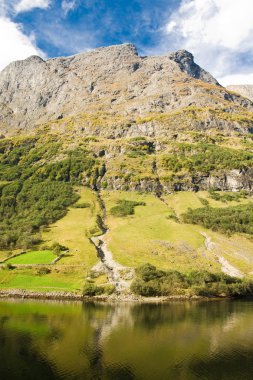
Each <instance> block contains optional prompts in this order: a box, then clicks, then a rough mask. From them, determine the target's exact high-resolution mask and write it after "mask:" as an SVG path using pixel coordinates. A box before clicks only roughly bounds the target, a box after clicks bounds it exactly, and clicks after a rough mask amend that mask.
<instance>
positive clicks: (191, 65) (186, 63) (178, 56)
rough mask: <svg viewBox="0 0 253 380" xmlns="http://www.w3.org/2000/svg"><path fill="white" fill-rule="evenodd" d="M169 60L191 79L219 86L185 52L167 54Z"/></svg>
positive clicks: (190, 55) (189, 54)
mask: <svg viewBox="0 0 253 380" xmlns="http://www.w3.org/2000/svg"><path fill="white" fill-rule="evenodd" d="M169 58H170V59H171V60H173V61H175V62H176V63H178V65H179V67H180V69H181V70H182V71H183V72H185V73H187V74H189V75H190V76H191V77H193V78H196V79H200V80H203V81H204V82H207V83H212V84H215V85H219V83H218V82H217V80H216V79H215V78H214V77H213V76H212V75H211V74H209V73H208V72H207V71H205V70H203V69H202V68H201V67H200V66H199V65H197V64H196V63H195V62H194V57H193V55H192V54H191V53H190V52H188V51H187V50H178V51H176V52H175V53H171V54H169Z"/></svg>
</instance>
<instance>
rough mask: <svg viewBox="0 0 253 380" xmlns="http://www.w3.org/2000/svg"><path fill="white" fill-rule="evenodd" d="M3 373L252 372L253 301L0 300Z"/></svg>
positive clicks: (183, 379)
mask: <svg viewBox="0 0 253 380" xmlns="http://www.w3.org/2000/svg"><path fill="white" fill-rule="evenodd" d="M0 379H1V380H5V379H6V380H7V379H9V380H16V379H26V380H30V379H31V380H42V379H43V380H44V379H45V380H50V379H73V380H74V379H75V380H79V379H88V380H90V379H92V380H93V379H94V380H99V379H105V380H111V379H113V380H114V379H117V380H126V379H129V380H130V379H131V380H132V379H140V380H156V379H159V380H164V379H165V380H166V379H170V380H195V379H201V380H205V379H208V380H209V379H212V380H216V379H217V380H239V379H240V380H241V379H243V380H250V379H253V301H213V302H201V303H190V302H182V303H179V302H178V303H176V302H174V303H170V304H166V305H165V304H163V305H139V304H138V305H137V304H116V305H106V304H93V303H90V304H86V303H85V304H81V303H64V302H42V301H14V300H13V301H11V300H10V301H4V300H1V301H0Z"/></svg>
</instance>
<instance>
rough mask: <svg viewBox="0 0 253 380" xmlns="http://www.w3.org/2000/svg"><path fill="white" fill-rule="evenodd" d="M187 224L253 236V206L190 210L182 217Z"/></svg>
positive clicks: (250, 204)
mask: <svg viewBox="0 0 253 380" xmlns="http://www.w3.org/2000/svg"><path fill="white" fill-rule="evenodd" d="M182 218H183V221H184V222H185V223H191V224H200V225H202V226H204V227H206V228H209V229H212V230H214V231H220V232H223V233H227V234H230V233H235V232H243V233H247V234H253V204H252V203H249V204H246V205H240V206H233V207H231V206H230V207H226V208H212V207H202V208H197V209H194V210H192V209H188V211H187V212H186V213H185V214H183V215H182Z"/></svg>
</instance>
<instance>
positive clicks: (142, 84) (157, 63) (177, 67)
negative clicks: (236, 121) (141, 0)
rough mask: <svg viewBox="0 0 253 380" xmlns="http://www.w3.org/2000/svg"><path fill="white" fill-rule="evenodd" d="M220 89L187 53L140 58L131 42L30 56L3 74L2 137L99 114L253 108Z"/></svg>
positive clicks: (0, 95)
mask: <svg viewBox="0 0 253 380" xmlns="http://www.w3.org/2000/svg"><path fill="white" fill-rule="evenodd" d="M196 79H197V81H196ZM201 81H203V82H205V83H203V82H202V83H201ZM210 84H211V87H210ZM217 85H218V82H217V81H216V79H215V78H213V77H212V76H211V74H209V73H208V72H206V71H205V70H204V69H202V68H201V67H200V66H198V65H197V64H196V63H195V62H194V57H193V55H192V54H191V53H190V52H188V51H186V50H179V51H177V52H174V53H171V54H168V55H164V56H153V57H141V56H139V55H138V52H137V49H136V47H135V46H134V45H133V44H129V43H127V44H123V45H114V46H109V47H101V48H98V49H95V50H92V51H88V52H83V53H80V54H76V55H73V56H70V57H58V58H52V59H48V60H43V59H42V58H40V57H38V56H31V57H29V58H27V59H25V60H23V61H17V62H13V63H11V64H10V65H8V66H7V67H6V68H5V69H4V70H3V71H2V72H1V73H0V128H1V131H0V132H1V133H2V134H8V132H9V131H10V130H11V129H13V130H14V131H15V130H17V129H31V128H33V127H34V126H35V125H38V124H44V123H48V122H50V121H53V120H59V117H60V119H61V120H62V119H64V118H66V117H72V116H77V115H83V114H86V115H87V114H91V113H92V114H97V113H98V112H100V113H101V112H105V113H106V114H110V115H112V116H113V117H114V116H115V115H118V116H120V117H123V118H128V119H133V118H136V117H139V116H141V117H143V116H145V115H148V114H150V113H168V112H171V111H174V110H175V109H179V108H184V107H188V106H197V107H206V106H216V105H217V102H218V100H217V99H220V104H221V105H222V106H223V101H224V100H225V101H226V102H227V101H230V104H226V107H227V109H229V107H234V104H237V105H239V106H243V107H246V108H249V109H252V103H251V102H250V101H249V100H247V99H243V98H240V97H239V96H233V95H231V94H229V93H227V92H226V89H224V88H223V87H221V86H217Z"/></svg>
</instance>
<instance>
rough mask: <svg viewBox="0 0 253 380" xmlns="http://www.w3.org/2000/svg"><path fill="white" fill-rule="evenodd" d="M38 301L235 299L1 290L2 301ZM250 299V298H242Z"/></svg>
mask: <svg viewBox="0 0 253 380" xmlns="http://www.w3.org/2000/svg"><path fill="white" fill-rule="evenodd" d="M13 298H15V299H26V300H27V299H37V300H45V301H47V300H54V301H81V302H104V303H109V302H111V303H116V302H124V303H128V302H134V303H166V302H171V301H214V300H231V299H235V298H233V297H203V296H182V295H175V296H173V295H171V296H162V297H142V296H138V295H134V294H126V295H123V294H121V295H115V294H113V295H109V296H106V295H101V296H84V295H82V294H76V293H71V292H45V293H44V292H34V291H28V290H22V289H9V290H8V289H6V290H1V289H0V299H13ZM242 298H249V297H242Z"/></svg>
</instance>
